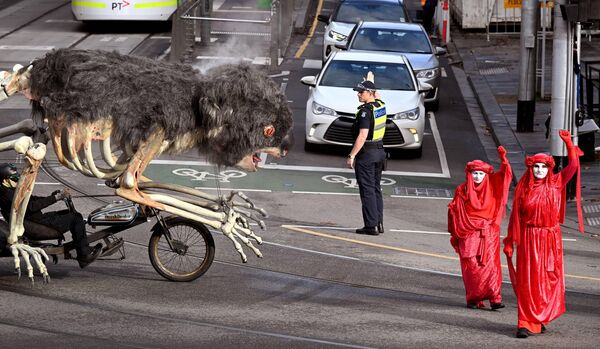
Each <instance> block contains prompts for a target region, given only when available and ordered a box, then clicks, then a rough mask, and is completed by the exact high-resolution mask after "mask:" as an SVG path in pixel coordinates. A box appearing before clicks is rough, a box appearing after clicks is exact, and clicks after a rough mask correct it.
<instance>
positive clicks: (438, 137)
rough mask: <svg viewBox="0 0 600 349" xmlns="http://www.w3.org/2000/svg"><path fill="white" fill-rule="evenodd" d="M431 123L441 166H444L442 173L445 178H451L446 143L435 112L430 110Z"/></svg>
mask: <svg viewBox="0 0 600 349" xmlns="http://www.w3.org/2000/svg"><path fill="white" fill-rule="evenodd" d="M429 124H430V125H431V132H433V139H434V140H435V146H436V147H437V151H438V154H439V155H440V166H441V167H442V174H443V175H444V178H450V168H448V159H447V158H446V153H445V152H444V145H443V144H442V136H441V135H440V130H438V127H437V123H436V121H435V114H434V113H433V112H431V111H430V112H429Z"/></svg>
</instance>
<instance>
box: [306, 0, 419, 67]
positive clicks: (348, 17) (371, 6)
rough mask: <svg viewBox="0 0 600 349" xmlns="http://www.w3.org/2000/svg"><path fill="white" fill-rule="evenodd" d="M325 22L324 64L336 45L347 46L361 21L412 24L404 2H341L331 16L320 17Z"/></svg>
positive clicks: (354, 0)
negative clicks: (349, 37) (351, 33)
mask: <svg viewBox="0 0 600 349" xmlns="http://www.w3.org/2000/svg"><path fill="white" fill-rule="evenodd" d="M317 19H318V20H319V21H321V22H325V23H326V26H325V36H324V39H323V62H325V61H326V60H327V58H328V57H329V55H331V52H333V51H337V50H338V49H337V48H336V47H335V45H336V44H345V43H346V42H347V41H346V40H347V39H348V35H349V34H350V32H351V31H352V28H354V27H355V26H356V24H357V23H358V22H360V21H385V22H410V17H409V16H408V13H407V12H406V8H405V7H404V0H341V1H340V2H339V3H338V5H337V6H336V8H335V9H334V10H333V13H331V16H329V15H319V16H318V17H317Z"/></svg>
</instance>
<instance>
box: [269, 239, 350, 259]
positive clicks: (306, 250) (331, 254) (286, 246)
mask: <svg viewBox="0 0 600 349" xmlns="http://www.w3.org/2000/svg"><path fill="white" fill-rule="evenodd" d="M263 245H273V246H279V247H285V248H289V249H290V250H297V251H302V252H309V253H315V254H320V255H324V256H330V257H337V258H342V259H349V260H353V261H360V258H356V257H348V256H342V255H339V254H334V253H327V252H320V251H315V250H309V249H306V248H300V247H294V246H289V245H283V244H277V243H275V242H268V241H263Z"/></svg>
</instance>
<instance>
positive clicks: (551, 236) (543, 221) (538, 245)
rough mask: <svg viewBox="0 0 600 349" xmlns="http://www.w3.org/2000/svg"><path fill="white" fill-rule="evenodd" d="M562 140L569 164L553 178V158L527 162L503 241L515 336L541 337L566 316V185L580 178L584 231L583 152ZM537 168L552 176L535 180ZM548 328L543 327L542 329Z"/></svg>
mask: <svg viewBox="0 0 600 349" xmlns="http://www.w3.org/2000/svg"><path fill="white" fill-rule="evenodd" d="M560 137H561V138H562V139H563V140H564V142H565V144H566V146H567V151H568V158H569V164H568V166H566V167H565V168H564V169H563V170H562V171H560V172H559V173H556V174H554V173H553V172H552V169H553V168H554V165H555V164H554V159H553V158H552V156H550V155H546V154H536V155H534V156H530V157H527V158H526V160H525V164H526V165H527V170H526V172H525V173H524V174H523V176H522V177H521V179H520V180H519V183H518V185H517V188H516V190H515V195H514V200H513V209H512V213H511V217H510V223H509V225H508V235H507V237H506V239H504V253H506V256H507V260H508V264H509V272H510V273H511V281H512V284H513V289H514V291H515V294H516V296H517V302H518V307H519V317H518V324H517V328H519V331H518V332H517V337H520V338H524V337H527V335H526V334H522V335H519V332H520V331H523V329H527V330H528V331H529V332H531V333H540V332H542V325H545V324H547V323H548V322H550V321H552V320H554V319H556V318H557V317H559V316H560V315H561V314H562V313H564V312H565V276H564V270H563V245H562V235H561V231H560V223H563V222H564V215H565V199H566V197H565V186H566V184H567V182H568V181H569V180H570V179H571V178H572V177H573V175H574V174H575V173H577V174H578V176H577V178H578V180H577V208H578V215H579V223H580V227H579V228H580V230H581V231H583V226H582V219H581V218H582V217H581V205H580V202H581V199H580V197H581V194H580V185H579V156H580V155H581V151H580V150H579V149H578V148H577V147H576V146H574V145H573V143H572V142H571V134H570V133H569V132H568V131H564V130H563V131H560ZM535 164H545V165H546V166H547V168H548V174H547V175H546V177H544V178H543V179H539V178H536V177H535V176H534V170H533V167H534V165H535ZM513 244H514V245H515V246H516V249H517V267H516V270H515V269H514V267H513V264H512V253H513ZM544 329H545V328H544Z"/></svg>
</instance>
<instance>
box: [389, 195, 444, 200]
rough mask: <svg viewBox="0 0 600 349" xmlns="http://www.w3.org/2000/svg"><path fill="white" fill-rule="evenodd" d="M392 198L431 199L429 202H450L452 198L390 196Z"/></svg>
mask: <svg viewBox="0 0 600 349" xmlns="http://www.w3.org/2000/svg"><path fill="white" fill-rule="evenodd" d="M390 197H393V198H402V199H431V200H452V198H439V197H436V196H409V195H390Z"/></svg>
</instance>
